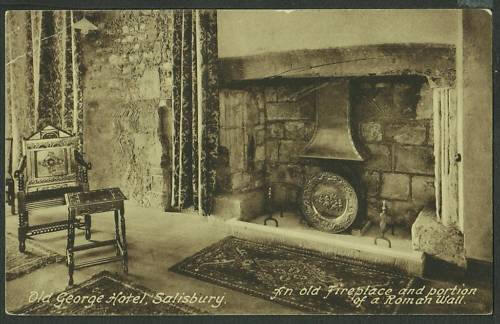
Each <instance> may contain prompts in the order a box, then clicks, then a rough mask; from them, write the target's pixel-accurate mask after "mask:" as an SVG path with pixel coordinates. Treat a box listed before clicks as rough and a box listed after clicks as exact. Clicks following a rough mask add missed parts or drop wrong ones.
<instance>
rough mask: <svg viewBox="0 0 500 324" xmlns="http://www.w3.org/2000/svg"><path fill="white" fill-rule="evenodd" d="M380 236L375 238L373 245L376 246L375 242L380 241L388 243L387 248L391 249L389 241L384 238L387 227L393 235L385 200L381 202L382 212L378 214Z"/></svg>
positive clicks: (392, 226)
mask: <svg viewBox="0 0 500 324" xmlns="http://www.w3.org/2000/svg"><path fill="white" fill-rule="evenodd" d="M379 226H380V236H377V237H375V240H374V241H373V243H375V245H377V240H378V239H381V240H384V241H386V242H387V243H389V248H391V240H389V239H388V238H387V237H385V232H386V231H387V227H388V226H390V227H391V233H392V234H394V225H393V224H391V221H390V216H389V215H388V213H387V206H386V202H385V200H383V201H382V212H381V213H380V223H379Z"/></svg>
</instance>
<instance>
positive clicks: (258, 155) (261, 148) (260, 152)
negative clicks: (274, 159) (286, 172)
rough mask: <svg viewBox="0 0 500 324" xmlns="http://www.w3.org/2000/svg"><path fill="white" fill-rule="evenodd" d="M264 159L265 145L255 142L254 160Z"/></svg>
mask: <svg viewBox="0 0 500 324" xmlns="http://www.w3.org/2000/svg"><path fill="white" fill-rule="evenodd" d="M265 159H266V146H265V145H264V144H263V143H261V144H257V147H256V149H255V161H264V160H265Z"/></svg>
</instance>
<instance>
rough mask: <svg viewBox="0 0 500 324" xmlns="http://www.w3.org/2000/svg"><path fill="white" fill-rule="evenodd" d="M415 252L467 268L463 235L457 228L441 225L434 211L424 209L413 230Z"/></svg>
mask: <svg viewBox="0 0 500 324" xmlns="http://www.w3.org/2000/svg"><path fill="white" fill-rule="evenodd" d="M411 238H412V246H413V249H414V250H417V251H422V252H425V253H427V254H429V255H432V256H433V257H435V258H437V259H441V260H443V261H446V262H449V263H452V264H455V265H457V266H459V267H465V265H466V263H465V250H464V238H463V235H462V234H461V233H460V232H459V231H458V230H457V229H455V228H452V227H446V226H444V225H443V224H441V223H439V222H438V220H437V217H436V212H435V211H434V210H433V209H430V208H425V209H423V210H422V211H421V212H420V213H419V215H418V217H417V220H416V221H415V222H414V223H413V226H412V228H411Z"/></svg>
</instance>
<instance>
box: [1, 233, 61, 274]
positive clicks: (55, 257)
mask: <svg viewBox="0 0 500 324" xmlns="http://www.w3.org/2000/svg"><path fill="white" fill-rule="evenodd" d="M18 244H19V243H18V240H17V237H16V236H14V235H13V234H10V233H7V234H6V236H5V250H6V251H7V257H6V260H5V268H6V269H5V270H6V279H7V280H13V279H16V278H18V277H20V276H22V275H25V274H27V273H30V272H32V271H35V270H36V269H39V268H42V267H44V266H46V265H48V264H51V263H56V262H61V261H63V260H65V257H64V256H62V255H60V254H57V253H55V252H52V251H49V250H47V249H45V248H43V247H41V246H39V245H37V244H35V243H34V242H32V241H30V240H27V241H26V253H21V252H19V249H18Z"/></svg>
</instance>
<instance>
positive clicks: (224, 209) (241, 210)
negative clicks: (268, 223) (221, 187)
mask: <svg viewBox="0 0 500 324" xmlns="http://www.w3.org/2000/svg"><path fill="white" fill-rule="evenodd" d="M264 199H265V195H264V192H263V191H262V190H255V191H249V192H245V193H239V194H227V195H219V196H216V197H215V208H214V215H215V216H216V217H221V218H223V219H231V218H237V219H240V220H244V221H249V220H252V219H254V218H255V217H257V216H259V215H261V214H262V213H263V212H264V201H265V200H264Z"/></svg>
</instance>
